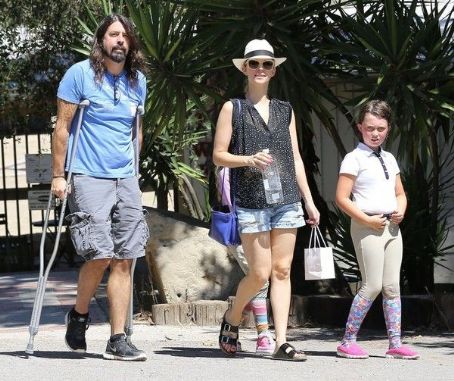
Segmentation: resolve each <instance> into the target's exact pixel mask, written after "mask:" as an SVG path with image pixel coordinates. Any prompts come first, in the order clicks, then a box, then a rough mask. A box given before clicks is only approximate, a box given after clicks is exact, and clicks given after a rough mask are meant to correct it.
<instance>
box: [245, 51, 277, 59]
mask: <svg viewBox="0 0 454 381" xmlns="http://www.w3.org/2000/svg"><path fill="white" fill-rule="evenodd" d="M255 56H269V57H271V58H274V54H273V53H272V52H270V51H269V50H253V51H252V52H249V53H247V54H245V55H244V58H250V57H255Z"/></svg>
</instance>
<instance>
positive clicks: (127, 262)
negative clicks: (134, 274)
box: [110, 259, 132, 274]
mask: <svg viewBox="0 0 454 381" xmlns="http://www.w3.org/2000/svg"><path fill="white" fill-rule="evenodd" d="M131 263H132V260H131V259H112V260H111V262H110V270H111V271H113V272H117V273H123V274H126V273H128V274H129V273H130V271H131Z"/></svg>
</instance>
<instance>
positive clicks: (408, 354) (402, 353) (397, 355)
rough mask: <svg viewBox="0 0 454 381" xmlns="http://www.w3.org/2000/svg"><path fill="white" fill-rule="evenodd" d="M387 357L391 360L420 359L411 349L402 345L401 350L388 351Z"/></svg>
mask: <svg viewBox="0 0 454 381" xmlns="http://www.w3.org/2000/svg"><path fill="white" fill-rule="evenodd" d="M385 357H387V358H391V359H405V360H416V359H419V354H418V353H417V352H415V351H414V350H413V349H411V348H410V347H407V346H405V345H402V346H400V347H399V348H392V349H390V350H388V351H387V352H386V354H385Z"/></svg>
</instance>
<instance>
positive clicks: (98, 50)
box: [90, 14, 145, 87]
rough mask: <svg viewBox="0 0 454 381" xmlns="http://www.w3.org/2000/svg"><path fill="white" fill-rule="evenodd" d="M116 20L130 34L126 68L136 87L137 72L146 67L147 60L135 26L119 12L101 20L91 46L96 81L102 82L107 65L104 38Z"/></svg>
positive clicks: (132, 84)
mask: <svg viewBox="0 0 454 381" xmlns="http://www.w3.org/2000/svg"><path fill="white" fill-rule="evenodd" d="M116 21H119V22H121V24H122V25H123V27H124V28H125V31H126V33H127V35H128V39H129V51H128V55H127V56H126V61H125V70H126V76H127V78H128V81H129V83H130V84H131V86H133V87H134V86H136V85H137V78H138V74H137V72H138V71H139V70H141V71H143V70H144V69H145V62H144V58H143V56H142V53H141V52H140V49H139V41H138V39H137V36H136V33H135V31H134V26H133V25H132V23H131V21H129V19H128V18H126V17H124V16H122V15H118V14H111V15H109V16H106V17H105V18H104V19H103V20H102V21H101V23H100V24H99V26H98V29H97V30H96V33H95V37H94V41H93V46H92V48H91V53H90V64H91V67H92V68H93V70H94V72H95V80H96V82H99V83H101V82H102V80H103V77H104V73H105V71H106V67H105V66H104V59H105V53H104V50H103V38H104V35H105V34H106V31H107V29H108V28H109V26H110V25H112V24H113V23H114V22H116Z"/></svg>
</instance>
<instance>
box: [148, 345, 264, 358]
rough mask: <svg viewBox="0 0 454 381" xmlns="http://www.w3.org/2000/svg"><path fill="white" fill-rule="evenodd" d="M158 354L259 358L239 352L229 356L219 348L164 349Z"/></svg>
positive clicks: (157, 352)
mask: <svg viewBox="0 0 454 381" xmlns="http://www.w3.org/2000/svg"><path fill="white" fill-rule="evenodd" d="M154 353H156V354H160V355H169V356H176V357H204V358H225V359H235V358H237V359H241V358H245V357H254V358H257V357H259V356H256V355H255V354H253V353H247V352H238V353H237V354H236V356H227V355H225V354H224V353H222V352H221V350H220V349H219V348H206V349H205V348H199V347H192V348H191V347H164V348H163V349H162V350H159V351H154Z"/></svg>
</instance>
